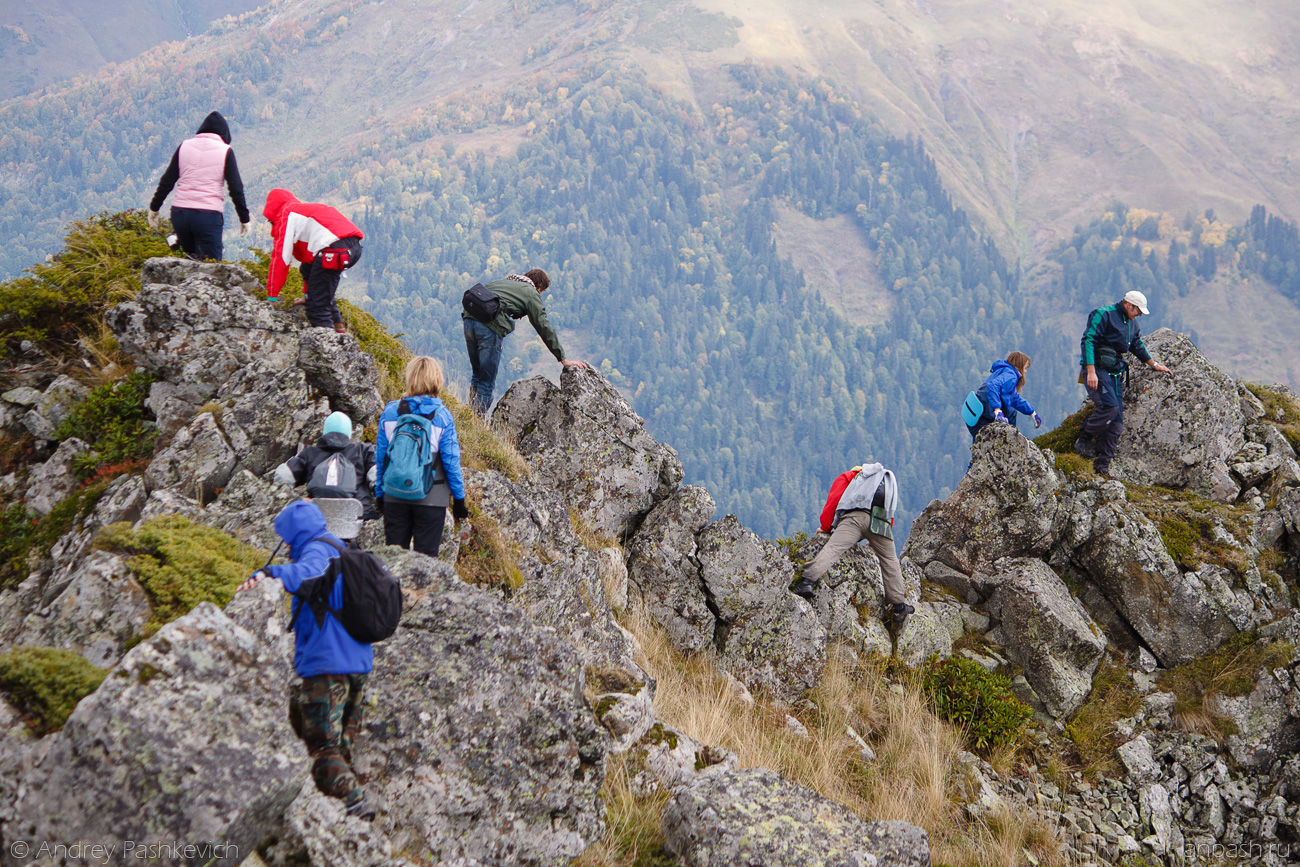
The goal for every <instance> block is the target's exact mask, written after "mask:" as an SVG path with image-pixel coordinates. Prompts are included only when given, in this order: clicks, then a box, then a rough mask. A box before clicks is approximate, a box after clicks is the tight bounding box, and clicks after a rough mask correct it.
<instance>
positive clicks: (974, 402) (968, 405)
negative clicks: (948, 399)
mask: <svg viewBox="0 0 1300 867" xmlns="http://www.w3.org/2000/svg"><path fill="white" fill-rule="evenodd" d="M987 394H988V383H987V382H986V383H984V384H983V385H981V386H980V387H979V388H978V389H976V390H975V391H972V392H971V393H970V394H968V395H966V402H965V403H963V404H962V405H961V420H962V421H964V422H966V427H975V424H976V422H978V421H979V420H980V419H981V418H983V417H984V414H985V413H986V412H988V405H987V403H986V401H987V400H988V398H987V397H986V395H987Z"/></svg>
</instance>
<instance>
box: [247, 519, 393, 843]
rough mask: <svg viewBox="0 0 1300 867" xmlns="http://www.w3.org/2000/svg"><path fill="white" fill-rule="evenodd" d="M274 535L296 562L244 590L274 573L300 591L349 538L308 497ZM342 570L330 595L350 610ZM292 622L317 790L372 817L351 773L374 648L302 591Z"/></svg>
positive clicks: (335, 604) (304, 729)
mask: <svg viewBox="0 0 1300 867" xmlns="http://www.w3.org/2000/svg"><path fill="white" fill-rule="evenodd" d="M275 532H276V533H277V534H278V535H279V537H280V538H281V539H283V540H284V541H285V543H286V544H287V545H288V546H289V556H290V559H291V560H292V561H293V562H292V563H288V564H286V565H283V566H267V567H266V568H265V569H264V570H259V571H258V572H256V573H254V574H253V576H252V577H251V578H249V579H248V580H247V581H245V582H244V583H243V584H242V585H240V587H239V590H241V591H242V590H247V589H249V588H251V587H253V586H255V585H256V584H257V583H258V582H259V581H261V580H262V579H263V578H265V577H266V576H268V575H269V576H270V577H272V578H278V579H279V580H280V583H282V584H283V585H284V590H285V592H286V593H289V594H294V593H296V592H298V591H299V590H300V589H301V588H302V587H303V584H304V583H305V582H307V581H310V580H311V579H313V578H320V577H321V576H323V575H325V574H326V573H327V572H328V571H330V563H331V561H333V560H335V559H337V558H338V556H339V549H338V548H336V547H335V545H342V542H340V541H339V540H338V539H336V538H335V537H334V536H332V535H330V534H329V533H328V532H327V531H326V530H325V516H324V515H323V514H321V510H320V509H318V508H317V507H316V506H315V505H313V504H312V503H310V502H308V501H306V500H298V501H297V502H293V503H290V504H289V505H287V506H285V507H284V509H283V510H282V511H281V512H280V514H279V515H277V516H276V518H275ZM340 574H341V573H338V572H337V570H336V571H335V575H336V577H335V579H334V587H333V589H332V590H331V591H330V596H329V605H330V607H331V608H334V609H336V610H337V609H339V608H342V607H343V581H342V580H341V578H340V577H339V576H340ZM290 621H291V622H292V623H293V630H294V635H295V644H294V654H293V667H294V671H296V672H297V673H298V676H299V677H301V678H302V685H301V687H299V690H298V695H297V699H296V701H297V706H298V709H299V711H300V713H301V719H302V724H301V731H299V735H300V736H301V737H302V739H303V742H304V743H306V745H307V752H308V754H309V755H310V756H311V757H312V760H313V762H312V777H313V778H314V779H315V781H316V787H317V788H318V789H320V790H321V791H322V792H324V793H325V794H326V795H330V796H332V797H335V798H338V799H340V800H341V801H343V804H344V806H345V807H346V808H347V811H348V813H349V814H350V815H353V816H360V817H362V818H365V819H372V818H374V815H375V811H374V808H373V807H372V806H370V805H368V804H367V801H366V797H365V792H364V791H363V790H362V788H361V784H360V782H358V780H357V776H356V774H355V773H353V771H352V743H353V741H354V740H355V739H356V736H357V733H358V732H359V731H360V729H361V701H362V695H363V693H364V691H365V686H366V675H367V674H369V673H370V669H371V667H372V666H373V664H374V651H373V650H372V649H371V646H370V645H369V644H362V643H360V642H359V641H356V640H355V639H353V638H352V636H351V635H348V632H347V630H346V629H344V628H343V625H342V624H341V623H339V622H338V620H336V619H335V618H334V616H333V615H332V614H330V613H329V612H324V613H323V616H322V617H321V618H319V619H318V618H317V617H316V615H315V614H314V613H313V612H312V610H311V608H310V606H307V605H304V604H303V603H302V601H301V600H300V599H298V598H297V597H296V596H295V597H294V599H293V602H292V605H291V608H290ZM291 716H292V714H291Z"/></svg>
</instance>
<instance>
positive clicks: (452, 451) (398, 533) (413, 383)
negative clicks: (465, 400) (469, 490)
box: [375, 355, 469, 557]
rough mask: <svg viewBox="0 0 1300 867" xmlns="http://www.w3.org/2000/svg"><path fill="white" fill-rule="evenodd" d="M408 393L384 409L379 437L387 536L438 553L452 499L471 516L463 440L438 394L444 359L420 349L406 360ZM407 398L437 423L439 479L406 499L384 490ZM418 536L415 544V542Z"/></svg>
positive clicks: (379, 484) (379, 486) (379, 494)
mask: <svg viewBox="0 0 1300 867" xmlns="http://www.w3.org/2000/svg"><path fill="white" fill-rule="evenodd" d="M405 378H406V396H405V397H403V398H402V399H401V400H394V401H390V402H389V403H388V405H387V406H385V407H384V411H383V412H382V413H380V415H379V433H378V434H377V435H376V437H375V466H377V467H378V468H379V472H378V473H377V480H376V482H375V504H376V505H377V506H378V507H379V513H380V514H381V515H383V516H384V541H385V542H387V543H388V544H389V545H397V546H398V547H401V548H409V547H414V548H415V550H416V551H419V552H420V553H421V554H428V555H429V556H430V557H437V556H438V548H439V547H441V545H442V528H443V526H444V525H445V524H446V521H447V505H448V503H450V504H451V514H452V516H453V517H455V519H456V520H457V521H463V520H465V519H466V518H468V517H469V511H468V509H466V507H465V480H464V477H463V476H462V474H461V469H460V440H459V439H458V438H457V437H456V421H455V419H453V418H452V417H451V410H449V409H447V406H446V405H445V404H444V403H443V402H442V399H441V398H439V397H438V395H439V394H440V393H441V392H442V387H443V385H444V382H445V380H444V378H443V373H442V365H441V364H439V363H438V362H437V360H436V359H433V358H430V357H429V356H427V355H417V356H416V357H415V358H412V359H411V360H410V361H408V362H407V363H406V376H405ZM402 404H406V409H407V410H409V411H410V412H411V413H412V414H415V415H422V416H424V417H425V418H427V419H429V421H430V422H431V424H432V429H433V442H432V444H431V445H432V446H433V455H434V460H435V461H437V462H438V463H439V464H440V466H438V468H437V471H436V472H435V475H434V484H433V487H432V488H431V489H430V491H429V493H428V494H427V495H426V496H425V497H424V499H422V500H403V499H398V498H397V497H385V496H384V471H385V470H386V469H387V468H388V464H387V456H388V446H389V443H391V442H392V440H393V435H394V433H395V432H396V430H397V420H398V417H399V416H400V415H401V414H402V409H401V407H402ZM412 542H414V545H412Z"/></svg>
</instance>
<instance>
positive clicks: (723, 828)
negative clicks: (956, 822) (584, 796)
mask: <svg viewBox="0 0 1300 867" xmlns="http://www.w3.org/2000/svg"><path fill="white" fill-rule="evenodd" d="M664 843H665V846H666V847H667V848H668V851H670V852H672V853H673V854H674V855H676V856H677V858H678V859H680V861H681V863H682V864H683V865H684V867H717V865H722V864H735V865H742V864H756V865H757V864H772V865H776V864H790V865H794V864H798V865H800V867H877V865H880V867H883V865H889V867H929V864H930V844H929V836H928V835H927V834H926V832H925V831H924V830H922V829H921V828H918V827H916V826H915V825H910V824H908V823H906V822H865V821H863V820H862V819H859V818H858V817H857V816H855V815H854V814H853V813H851V812H850V811H849V810H848V809H847V808H846V807H843V806H841V805H839V804H837V803H835V802H834V801H830V800H828V799H826V798H823V797H822V796H821V795H818V794H817V793H816V792H814V791H812V790H811V789H807V788H805V787H803V786H800V785H799V784H798V783H794V782H791V781H790V780H787V779H785V778H784V777H781V776H779V775H778V774H776V773H774V772H772V771H769V770H767V769H765V768H748V769H745V770H739V771H734V772H732V773H729V774H725V775H719V776H715V777H705V778H703V779H701V780H700V781H699V782H698V783H696V784H695V785H693V786H690V787H688V788H684V789H681V790H679V791H678V792H677V794H676V796H675V797H674V798H673V800H672V801H671V802H670V803H669V804H668V807H667V809H665V810H664Z"/></svg>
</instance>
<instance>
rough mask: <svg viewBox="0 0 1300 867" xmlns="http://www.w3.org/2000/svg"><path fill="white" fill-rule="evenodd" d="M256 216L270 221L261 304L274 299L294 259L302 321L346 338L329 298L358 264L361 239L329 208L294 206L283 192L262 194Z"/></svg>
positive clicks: (291, 197)
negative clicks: (268, 263) (345, 273)
mask: <svg viewBox="0 0 1300 867" xmlns="http://www.w3.org/2000/svg"><path fill="white" fill-rule="evenodd" d="M262 216H263V217H266V218H267V219H268V220H270V221H271V268H270V271H269V272H268V274H267V278H266V297H267V299H268V300H274V299H276V298H279V297H280V290H281V289H282V288H283V287H284V281H285V280H286V279H287V278H288V276H289V265H290V264H291V263H292V262H293V260H294V259H297V260H298V261H299V262H301V263H302V264H301V265H299V267H298V270H299V271H300V272H301V273H302V286H303V293H304V295H305V296H306V304H307V321H308V322H310V323H311V324H312V325H315V326H318V327H320V328H330V327H331V326H332V327H333V328H334V330H335V331H338V332H340V333H343V332H346V331H347V329H346V328H344V327H343V314H342V313H340V312H339V306H338V304H337V303H335V300H334V295H335V293H336V292H338V289H339V280H341V279H342V278H343V271H344V270H345V269H347V268H351V267H352V266H353V265H355V264H357V260H358V259H360V258H361V239H362V238H364V237H365V235H364V234H362V232H361V230H360V229H358V228H357V227H356V226H354V225H352V222H351V221H350V220H349V219H348V218H347V217H345V216H343V215H342V214H341V213H339V212H338V211H337V210H335V209H334V208H331V207H330V206H329V205H318V204H313V203H311V202H300V201H298V198H297V196H295V195H294V194H293V193H291V192H289V191H288V190H281V189H274V190H271V192H269V193H267V194H266V207H264V208H262Z"/></svg>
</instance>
